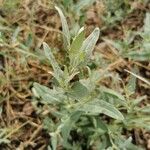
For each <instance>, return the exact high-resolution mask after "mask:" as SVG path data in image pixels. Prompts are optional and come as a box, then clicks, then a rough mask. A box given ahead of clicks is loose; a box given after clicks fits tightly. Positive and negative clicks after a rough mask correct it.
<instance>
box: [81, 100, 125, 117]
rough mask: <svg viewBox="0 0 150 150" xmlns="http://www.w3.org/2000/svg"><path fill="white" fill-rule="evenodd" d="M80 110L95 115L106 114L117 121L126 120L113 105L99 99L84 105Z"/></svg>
mask: <svg viewBox="0 0 150 150" xmlns="http://www.w3.org/2000/svg"><path fill="white" fill-rule="evenodd" d="M79 110H81V111H84V112H86V113H89V114H93V115H98V114H105V115H107V116H109V117H112V118H114V119H117V120H123V119H124V117H123V115H122V114H121V113H120V111H118V110H117V109H116V108H115V107H114V106H113V105H112V104H110V103H108V102H105V101H103V100H98V99H95V100H93V101H92V102H88V103H86V104H84V105H83V106H81V108H80V109H79Z"/></svg>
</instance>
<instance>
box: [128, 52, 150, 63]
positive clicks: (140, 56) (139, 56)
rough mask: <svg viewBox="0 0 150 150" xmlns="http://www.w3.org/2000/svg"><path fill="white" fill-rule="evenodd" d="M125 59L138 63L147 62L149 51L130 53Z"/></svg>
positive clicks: (149, 55)
mask: <svg viewBox="0 0 150 150" xmlns="http://www.w3.org/2000/svg"><path fill="white" fill-rule="evenodd" d="M127 57H128V58H130V59H133V60H138V61H149V60H150V51H149V50H141V51H131V52H129V53H128V54H127Z"/></svg>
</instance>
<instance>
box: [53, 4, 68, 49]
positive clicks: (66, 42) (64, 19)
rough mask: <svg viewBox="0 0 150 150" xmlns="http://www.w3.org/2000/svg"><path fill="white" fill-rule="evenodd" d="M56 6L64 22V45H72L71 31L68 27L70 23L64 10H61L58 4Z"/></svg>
mask: <svg viewBox="0 0 150 150" xmlns="http://www.w3.org/2000/svg"><path fill="white" fill-rule="evenodd" d="M55 8H56V10H57V11H58V13H59V16H60V19H61V23H62V30H63V35H64V45H65V46H70V32H69V27H68V24H67V20H66V18H65V16H64V14H63V12H62V11H61V9H60V8H59V7H57V6H55Z"/></svg>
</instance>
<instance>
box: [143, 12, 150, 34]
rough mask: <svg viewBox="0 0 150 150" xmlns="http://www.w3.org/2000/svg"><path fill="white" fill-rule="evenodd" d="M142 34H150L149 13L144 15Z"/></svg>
mask: <svg viewBox="0 0 150 150" xmlns="http://www.w3.org/2000/svg"><path fill="white" fill-rule="evenodd" d="M144 33H146V34H150V13H146V17H145V20H144Z"/></svg>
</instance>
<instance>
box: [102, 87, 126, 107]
mask: <svg viewBox="0 0 150 150" xmlns="http://www.w3.org/2000/svg"><path fill="white" fill-rule="evenodd" d="M100 90H102V91H103V92H104V93H107V94H109V95H111V96H114V97H115V98H117V100H119V101H118V102H119V103H121V104H124V105H126V100H125V98H124V96H123V95H121V94H120V93H118V92H116V91H114V90H112V89H109V88H106V87H101V88H100ZM115 100H116V99H115Z"/></svg>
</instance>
